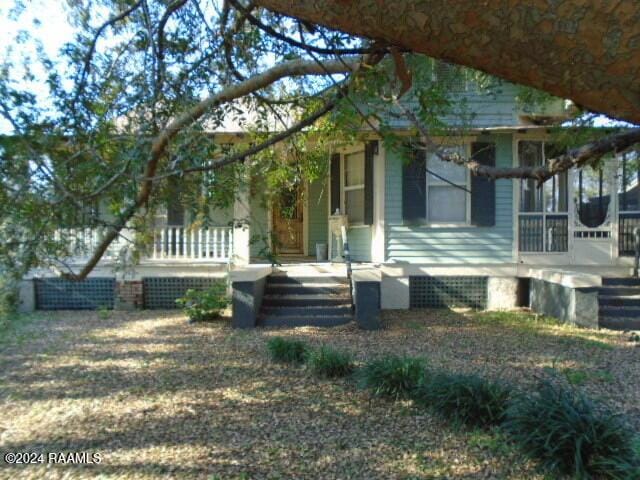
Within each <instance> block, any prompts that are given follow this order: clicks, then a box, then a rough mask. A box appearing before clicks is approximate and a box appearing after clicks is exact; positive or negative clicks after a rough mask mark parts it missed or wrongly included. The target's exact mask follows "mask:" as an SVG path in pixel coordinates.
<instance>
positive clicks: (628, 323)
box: [598, 316, 640, 330]
mask: <svg viewBox="0 0 640 480" xmlns="http://www.w3.org/2000/svg"><path fill="white" fill-rule="evenodd" d="M598 324H599V325H600V327H602V328H610V329H611V330H640V318H637V317H636V318H625V317H603V316H601V317H600V321H599V322H598Z"/></svg>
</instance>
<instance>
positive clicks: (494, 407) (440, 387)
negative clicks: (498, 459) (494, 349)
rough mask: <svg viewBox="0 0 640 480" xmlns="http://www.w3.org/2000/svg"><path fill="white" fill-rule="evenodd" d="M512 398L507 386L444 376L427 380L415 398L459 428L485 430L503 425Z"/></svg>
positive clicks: (474, 378) (463, 377)
mask: <svg viewBox="0 0 640 480" xmlns="http://www.w3.org/2000/svg"><path fill="white" fill-rule="evenodd" d="M510 396H511V389H510V388H509V387H508V386H506V385H505V384H502V383H499V382H492V381H489V380H486V379H485V378H483V377H481V376H479V375H474V374H471V375H463V374H456V373H442V372H440V373H436V374H433V375H429V376H427V377H426V378H425V379H423V381H421V382H420V383H419V385H418V387H417V388H416V389H415V391H414V392H413V394H412V398H413V399H414V401H415V402H417V403H418V404H420V405H424V406H427V407H429V408H432V409H433V410H434V411H435V412H437V413H438V414H440V415H442V416H444V417H446V418H448V419H451V420H453V421H454V422H455V423H456V424H464V425H469V426H472V427H485V428H486V427H490V426H495V425H499V424H500V423H501V422H502V420H503V419H504V416H505V412H506V410H507V406H508V402H509V398H510Z"/></svg>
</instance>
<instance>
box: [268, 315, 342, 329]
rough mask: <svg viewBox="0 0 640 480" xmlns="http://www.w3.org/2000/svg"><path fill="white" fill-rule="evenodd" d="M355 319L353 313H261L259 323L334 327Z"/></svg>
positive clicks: (277, 325)
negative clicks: (319, 314) (314, 314)
mask: <svg viewBox="0 0 640 480" xmlns="http://www.w3.org/2000/svg"><path fill="white" fill-rule="evenodd" d="M351 320H353V317H352V316H351V315H331V316H327V315H322V316H313V315H305V316H299V315H291V316H289V315H261V316H260V317H259V318H258V325H260V326H263V327H334V326H337V325H344V324H346V323H349V322H350V321H351Z"/></svg>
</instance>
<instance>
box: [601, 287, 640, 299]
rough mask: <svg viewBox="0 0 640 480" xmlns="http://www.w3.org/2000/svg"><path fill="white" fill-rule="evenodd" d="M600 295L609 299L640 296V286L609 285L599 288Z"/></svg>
mask: <svg viewBox="0 0 640 480" xmlns="http://www.w3.org/2000/svg"><path fill="white" fill-rule="evenodd" d="M598 294H599V295H603V296H607V297H617V296H628V295H640V286H637V287H633V286H617V285H609V286H602V287H599V288H598Z"/></svg>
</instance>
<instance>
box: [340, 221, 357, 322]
mask: <svg viewBox="0 0 640 480" xmlns="http://www.w3.org/2000/svg"><path fill="white" fill-rule="evenodd" d="M340 232H341V233H342V256H343V257H344V262H345V264H346V265H347V280H349V297H350V299H351V310H353V308H354V305H353V278H352V275H351V273H352V272H351V253H350V252H349V242H348V241H347V227H345V226H344V225H342V227H340Z"/></svg>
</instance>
